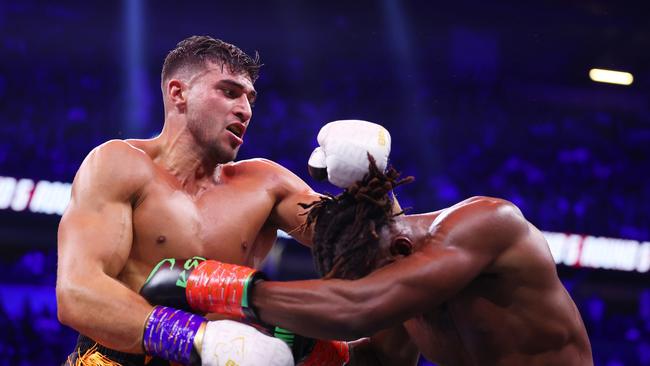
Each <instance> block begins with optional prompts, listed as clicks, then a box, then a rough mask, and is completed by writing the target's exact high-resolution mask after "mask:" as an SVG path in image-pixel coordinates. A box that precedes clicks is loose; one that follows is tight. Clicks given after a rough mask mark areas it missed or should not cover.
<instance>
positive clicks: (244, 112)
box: [233, 95, 253, 124]
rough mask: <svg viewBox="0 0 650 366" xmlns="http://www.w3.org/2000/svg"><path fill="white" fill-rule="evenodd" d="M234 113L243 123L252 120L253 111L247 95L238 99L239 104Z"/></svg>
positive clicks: (236, 105)
mask: <svg viewBox="0 0 650 366" xmlns="http://www.w3.org/2000/svg"><path fill="white" fill-rule="evenodd" d="M233 113H234V114H235V116H237V118H238V119H239V121H240V122H241V123H244V124H245V123H246V122H248V121H249V120H250V119H251V116H252V115H253V110H252V109H251V104H250V102H249V101H248V98H247V97H246V95H241V96H240V97H239V98H238V99H237V103H236V104H235V108H234V109H233Z"/></svg>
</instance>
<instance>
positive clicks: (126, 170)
mask: <svg viewBox="0 0 650 366" xmlns="http://www.w3.org/2000/svg"><path fill="white" fill-rule="evenodd" d="M153 174H154V167H153V162H152V160H151V158H150V157H149V156H148V155H147V154H146V153H145V152H144V151H143V150H141V149H139V148H137V147H135V146H134V145H132V144H130V143H129V142H127V141H124V140H110V141H107V142H105V143H103V144H101V145H99V146H97V147H96V148H94V149H93V150H92V151H91V152H90V153H89V154H88V156H86V158H85V159H84V161H83V163H82V164H81V167H80V168H79V170H78V172H77V175H76V177H75V179H74V183H73V191H75V190H79V189H80V188H83V189H87V188H89V187H93V191H95V190H97V191H102V192H115V193H124V194H130V193H133V192H135V191H136V190H138V189H139V188H140V187H142V186H143V185H144V184H145V183H146V182H147V181H149V180H150V179H151V178H152V176H153Z"/></svg>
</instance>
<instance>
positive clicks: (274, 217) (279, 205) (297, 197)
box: [268, 161, 321, 245]
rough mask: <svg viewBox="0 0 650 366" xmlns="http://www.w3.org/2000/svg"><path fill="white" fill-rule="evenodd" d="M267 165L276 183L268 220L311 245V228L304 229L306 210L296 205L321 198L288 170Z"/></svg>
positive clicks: (270, 164)
mask: <svg viewBox="0 0 650 366" xmlns="http://www.w3.org/2000/svg"><path fill="white" fill-rule="evenodd" d="M268 164H269V165H268V167H269V170H270V173H271V174H272V176H273V179H274V181H275V182H276V183H275V190H274V192H275V202H276V203H275V206H274V207H273V211H272V212H271V215H270V217H269V220H270V221H271V222H272V223H273V225H274V226H276V227H278V228H280V229H282V230H284V231H285V232H287V233H288V234H289V235H291V236H292V237H293V238H294V239H296V240H297V241H299V242H300V243H302V244H305V245H311V243H312V235H313V228H311V227H309V228H307V227H304V223H305V221H306V220H307V216H306V215H305V213H306V210H305V209H303V208H302V207H300V206H299V205H298V204H299V203H304V204H309V203H312V202H314V201H318V199H319V198H320V197H321V196H320V195H319V194H318V193H316V192H314V191H313V190H312V189H311V188H310V187H309V186H308V185H307V183H305V182H304V181H303V180H302V179H300V177H298V176H297V175H295V174H293V173H292V172H290V171H289V170H288V169H286V168H284V167H282V166H281V165H278V164H276V163H273V162H271V161H268Z"/></svg>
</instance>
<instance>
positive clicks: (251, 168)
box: [233, 158, 309, 190]
mask: <svg viewBox="0 0 650 366" xmlns="http://www.w3.org/2000/svg"><path fill="white" fill-rule="evenodd" d="M233 165H234V167H236V169H237V171H238V172H241V173H242V174H246V175H247V176H252V177H255V178H257V179H260V180H263V181H266V182H267V183H269V184H270V185H271V186H273V187H276V188H290V189H292V190H293V189H299V190H305V189H309V186H308V185H307V183H305V182H304V181H303V180H302V179H301V178H300V177H298V176H297V175H296V174H294V173H293V172H291V171H290V170H289V169H287V168H285V167H284V166H282V165H280V164H278V163H276V162H274V161H272V160H269V159H264V158H255V159H247V160H241V161H238V162H237V163H234V164H233Z"/></svg>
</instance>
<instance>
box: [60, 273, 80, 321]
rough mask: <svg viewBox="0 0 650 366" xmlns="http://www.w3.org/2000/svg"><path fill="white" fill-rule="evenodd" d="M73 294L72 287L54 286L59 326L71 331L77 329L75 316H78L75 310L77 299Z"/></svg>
mask: <svg viewBox="0 0 650 366" xmlns="http://www.w3.org/2000/svg"><path fill="white" fill-rule="evenodd" d="M75 292H76V291H75V289H74V286H71V285H61V284H60V283H59V284H57V285H56V316H57V318H58V319H59V322H60V323H61V324H63V325H66V326H68V327H70V328H73V329H77V326H76V322H75V320H76V319H77V318H78V316H75V314H77V315H78V314H79V312H78V311H77V309H76V305H78V304H79V301H77V300H75V298H77V297H78V296H77V295H75Z"/></svg>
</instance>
